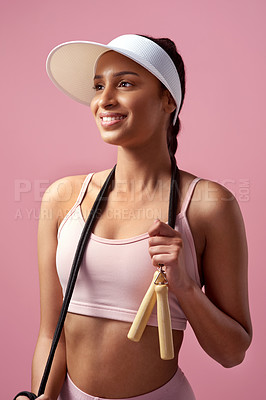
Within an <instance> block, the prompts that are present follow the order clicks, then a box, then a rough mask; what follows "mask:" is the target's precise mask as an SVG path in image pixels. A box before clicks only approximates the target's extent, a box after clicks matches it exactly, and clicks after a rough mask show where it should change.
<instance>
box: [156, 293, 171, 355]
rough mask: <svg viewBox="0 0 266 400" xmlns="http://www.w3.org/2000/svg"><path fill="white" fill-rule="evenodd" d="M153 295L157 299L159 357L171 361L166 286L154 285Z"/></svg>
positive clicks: (169, 320) (169, 322)
mask: <svg viewBox="0 0 266 400" xmlns="http://www.w3.org/2000/svg"><path fill="white" fill-rule="evenodd" d="M155 293H156V297H157V319H158V332H159V342H160V355H161V358H162V359H163V360H172V359H173V358H174V355H175V354H174V344H173V333H172V324H171V316H170V308H169V302H168V287H167V285H156V287H155Z"/></svg>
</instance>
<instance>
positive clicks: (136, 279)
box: [56, 173, 201, 330]
mask: <svg viewBox="0 0 266 400" xmlns="http://www.w3.org/2000/svg"><path fill="white" fill-rule="evenodd" d="M92 176H93V173H90V174H89V175H87V177H86V178H85V180H84V182H83V185H82V188H81V191H80V193H79V196H78V199H77V201H76V203H75V204H74V206H73V207H72V208H71V210H70V211H69V212H68V213H67V215H66V216H65V218H64V219H63V221H62V222H61V224H60V226H59V229H58V246H57V253H56V265H57V272H58V276H59V280H60V283H61V286H62V289H63V294H65V290H66V285H67V281H68V277H69V273H70V269H71V266H72V262H73V258H74V254H75V251H76V247H77V244H78V240H79V237H80V235H81V232H82V229H83V227H84V223H85V222H84V219H83V216H82V212H81V208H80V204H81V202H82V200H83V198H84V196H85V193H86V190H87V187H88V185H89V183H90V180H91V178H92ZM199 180H200V178H195V179H194V180H193V181H192V182H191V184H190V186H189V189H188V191H187V193H186V197H185V199H184V202H183V205H182V209H181V212H180V213H179V214H178V215H177V216H176V225H175V229H176V230H178V231H179V232H180V234H181V236H182V240H183V248H184V256H185V263H186V268H187V271H188V274H189V275H190V277H191V278H192V279H193V280H194V281H195V282H196V283H197V284H198V285H199V287H201V283H200V278H199V272H198V265H197V257H196V251H195V245H194V241H193V237H192V234H191V230H190V227H189V224H188V220H187V217H186V210H187V207H188V205H189V202H190V199H191V196H192V193H193V190H194V188H195V185H196V183H197V182H198V181H199ZM148 238H149V235H148V233H147V232H146V233H143V234H140V235H137V236H134V237H131V238H126V239H105V238H103V237H99V236H96V235H94V234H93V233H91V236H90V239H89V241H88V245H87V249H86V251H85V254H84V257H83V261H82V263H81V266H80V271H79V274H78V278H77V281H76V286H75V289H74V292H73V295H72V299H71V302H70V305H69V308H68V311H69V312H71V313H76V314H82V315H87V316H93V317H101V318H109V319H115V320H119V321H126V322H132V321H133V320H134V317H135V315H136V312H137V310H138V308H139V306H140V303H141V301H142V299H143V296H144V295H145V293H146V291H147V289H148V287H149V285H150V283H151V280H152V278H153V274H154V272H155V268H154V266H153V265H152V262H151V258H150V255H149V252H148ZM169 305H170V311H171V319H172V328H173V329H176V330H184V329H185V328H186V323H187V319H186V316H185V314H184V313H183V311H182V309H181V307H180V306H179V304H178V301H177V299H176V297H175V296H174V294H173V293H172V292H170V291H169ZM148 325H152V326H157V316H156V307H154V310H153V312H152V314H151V317H150V319H149V321H148Z"/></svg>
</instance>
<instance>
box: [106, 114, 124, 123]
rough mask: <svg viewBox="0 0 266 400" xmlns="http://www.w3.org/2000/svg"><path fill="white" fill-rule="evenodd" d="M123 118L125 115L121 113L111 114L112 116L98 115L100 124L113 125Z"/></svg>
mask: <svg viewBox="0 0 266 400" xmlns="http://www.w3.org/2000/svg"><path fill="white" fill-rule="evenodd" d="M125 118H126V115H122V114H118V115H112V116H110V115H108V116H100V119H101V125H102V126H111V125H115V124H117V123H119V122H120V121H122V120H123V119H125Z"/></svg>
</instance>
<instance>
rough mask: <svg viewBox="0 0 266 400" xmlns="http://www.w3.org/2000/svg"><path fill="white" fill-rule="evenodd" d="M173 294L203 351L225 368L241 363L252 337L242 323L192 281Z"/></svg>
mask: <svg viewBox="0 0 266 400" xmlns="http://www.w3.org/2000/svg"><path fill="white" fill-rule="evenodd" d="M175 294H176V297H177V299H178V301H179V304H180V306H181V308H182V309H183V311H184V313H185V315H186V317H187V319H188V321H189V323H190V325H191V327H192V329H193V331H194V333H195V335H196V337H197V339H198V342H199V343H200V345H201V347H202V348H203V349H204V350H205V351H206V353H207V354H209V356H210V357H212V358H213V359H215V360H216V361H217V362H219V363H220V364H222V365H223V366H224V367H227V368H229V367H233V366H235V365H237V364H240V363H241V362H242V361H243V359H244V356H245V352H246V350H247V348H248V347H249V344H250V341H251V337H250V334H249V333H248V332H247V331H246V330H245V329H244V328H243V326H242V325H241V324H239V323H238V322H237V321H235V320H234V319H233V318H231V317H230V316H229V315H227V314H225V313H224V312H223V311H221V310H220V309H219V308H217V307H216V306H215V305H214V304H213V303H212V302H211V301H210V300H209V298H208V297H207V296H206V295H205V293H203V292H202V291H201V289H200V288H199V287H198V286H197V285H196V284H194V282H191V283H190V284H189V285H188V286H187V287H186V288H185V289H184V288H182V289H180V288H179V289H178V290H177V291H176V293H175Z"/></svg>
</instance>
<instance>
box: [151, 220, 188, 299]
mask: <svg viewBox="0 0 266 400" xmlns="http://www.w3.org/2000/svg"><path fill="white" fill-rule="evenodd" d="M148 233H149V236H150V239H149V253H150V256H151V258H152V263H153V265H154V266H155V267H158V266H159V264H164V266H165V270H166V275H167V280H168V282H169V289H170V290H171V291H173V292H174V293H177V292H178V290H179V289H185V288H187V287H189V286H190V285H191V282H192V280H191V278H190V277H189V276H188V274H187V271H186V268H185V260H184V253H183V241H182V237H181V234H180V233H179V232H178V231H176V230H175V229H173V228H171V227H170V226H169V225H168V224H166V223H164V222H162V221H160V220H156V221H154V223H153V225H152V226H151V227H150V229H149V231H148Z"/></svg>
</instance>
